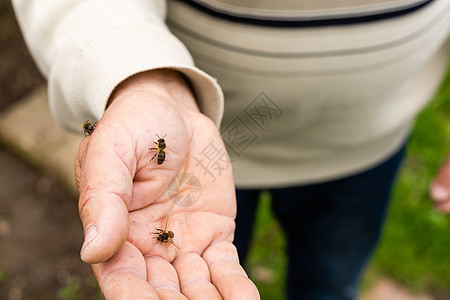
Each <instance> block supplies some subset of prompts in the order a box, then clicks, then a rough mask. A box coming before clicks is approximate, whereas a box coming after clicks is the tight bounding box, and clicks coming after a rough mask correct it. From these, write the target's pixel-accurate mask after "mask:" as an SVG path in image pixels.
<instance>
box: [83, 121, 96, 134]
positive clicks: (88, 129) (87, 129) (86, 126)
mask: <svg viewBox="0 0 450 300" xmlns="http://www.w3.org/2000/svg"><path fill="white" fill-rule="evenodd" d="M96 126H97V122H91V121H89V120H87V121H85V122H84V123H83V126H82V127H81V128H83V133H84V136H88V135H91V134H92V133H93V132H94V129H95V127H96Z"/></svg>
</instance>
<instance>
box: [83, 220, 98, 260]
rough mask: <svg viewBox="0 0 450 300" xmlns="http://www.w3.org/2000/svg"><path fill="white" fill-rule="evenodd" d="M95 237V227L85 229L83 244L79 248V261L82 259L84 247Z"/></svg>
mask: <svg viewBox="0 0 450 300" xmlns="http://www.w3.org/2000/svg"><path fill="white" fill-rule="evenodd" d="M96 236H97V226H95V225H90V226H89V227H88V228H86V232H85V234H84V243H83V246H82V247H81V259H83V257H84V254H85V253H84V252H85V249H86V247H87V246H88V245H89V244H90V243H91V242H92V241H93V240H94V239H95V237H96ZM83 260H84V259H83Z"/></svg>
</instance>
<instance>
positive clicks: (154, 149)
mask: <svg viewBox="0 0 450 300" xmlns="http://www.w3.org/2000/svg"><path fill="white" fill-rule="evenodd" d="M150 150H158V149H156V148H150ZM157 154H158V152H156V153H155V155H153V157H152V159H150V161H152V160H153V159H154V158H155V156H156V155H157Z"/></svg>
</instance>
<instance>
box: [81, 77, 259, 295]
mask: <svg viewBox="0 0 450 300" xmlns="http://www.w3.org/2000/svg"><path fill="white" fill-rule="evenodd" d="M156 134H159V135H160V136H161V134H162V135H165V134H167V136H166V138H165V140H166V143H167V145H168V147H169V148H170V150H168V152H167V158H166V161H165V162H164V163H163V164H162V165H160V166H158V165H157V164H156V162H155V161H150V159H151V157H152V156H153V155H154V151H149V147H154V140H155V137H156ZM211 142H212V143H214V145H215V146H216V147H218V148H220V149H221V150H223V151H224V152H225V147H224V145H223V142H222V139H221V136H220V133H219V131H218V129H217V127H216V126H215V125H214V124H213V122H212V121H211V120H210V119H208V118H207V117H206V116H204V115H203V114H201V113H200V111H199V109H198V107H197V104H196V102H195V99H194V96H193V94H192V92H191V90H190V88H189V86H188V85H187V84H186V82H185V81H184V79H183V78H182V77H181V76H180V75H179V74H178V73H177V72H175V71H171V70H156V71H148V72H144V73H140V74H137V75H134V76H132V77H131V78H129V79H127V80H126V81H124V82H123V83H122V84H120V85H119V86H118V87H117V88H116V89H115V91H114V92H113V94H112V96H111V97H110V101H109V103H108V107H107V109H106V110H105V113H104V115H103V117H102V118H101V119H100V120H99V122H98V125H97V127H96V129H95V131H94V132H93V133H92V135H90V136H87V137H86V138H85V139H84V140H83V141H82V143H81V145H80V147H79V150H78V153H77V157H76V161H75V177H76V180H77V186H78V190H79V193H80V198H79V211H80V217H81V219H82V222H83V227H84V231H85V243H84V244H83V247H82V250H81V258H82V259H83V261H85V262H87V263H89V264H91V265H92V268H93V270H94V273H95V276H96V278H97V280H98V282H99V285H100V288H101V290H102V292H103V293H104V296H105V297H106V299H122V300H123V299H194V298H195V299H197V298H199V297H201V298H202V299H259V293H258V291H257V289H256V287H255V285H254V284H253V283H252V281H250V280H249V279H248V277H247V275H246V273H245V271H244V270H243V268H242V267H241V266H240V265H239V260H238V255H237V251H236V249H235V247H234V245H233V244H232V240H233V233H234V228H235V224H234V218H235V214H236V203H235V195H234V182H233V177H232V172H231V168H228V169H227V170H224V171H223V172H222V174H221V175H220V176H218V177H217V179H216V180H215V181H213V180H212V178H211V176H209V175H208V174H206V173H205V172H204V170H203V169H201V168H198V167H196V163H195V160H194V157H195V156H196V155H198V154H199V153H200V152H201V151H202V149H204V148H205V147H206V146H207V145H208V144H209V143H211ZM179 173H190V174H193V175H194V176H196V177H197V178H198V179H199V181H200V182H201V184H202V194H201V197H200V198H199V200H198V201H197V202H196V203H194V204H193V205H191V206H187V207H181V206H177V205H174V203H173V202H172V201H171V199H169V197H168V194H167V188H168V187H169V185H170V184H171V183H172V181H173V180H174V178H175V176H176V175H177V174H179ZM180 192H184V191H180ZM168 217H170V218H169V225H168V228H167V229H168V230H170V231H173V232H174V238H173V240H174V242H175V243H176V244H177V246H178V247H179V248H180V249H177V248H176V247H174V246H173V245H172V244H170V243H166V244H162V243H155V241H156V239H154V237H155V235H154V234H152V232H154V231H155V227H156V228H163V229H164V226H165V222H166V220H167V218H168Z"/></svg>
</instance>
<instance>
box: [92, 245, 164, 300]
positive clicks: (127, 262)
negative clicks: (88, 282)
mask: <svg viewBox="0 0 450 300" xmlns="http://www.w3.org/2000/svg"><path fill="white" fill-rule="evenodd" d="M92 269H93V270H94V273H95V276H96V277H97V280H98V283H99V285H100V289H101V290H102V292H103V295H104V296H105V298H106V299H107V300H115V299H117V300H127V299H130V300H131V299H133V300H134V299H155V300H156V299H159V298H158V295H157V293H156V291H155V290H154V289H153V288H152V287H151V286H150V284H148V282H147V281H146V279H147V278H146V266H145V260H144V257H143V256H142V254H141V253H140V252H139V250H138V249H137V248H136V247H134V246H133V245H132V244H130V243H128V242H126V243H125V244H124V245H123V247H122V248H121V249H120V251H119V252H118V253H117V254H116V255H115V256H113V257H112V258H111V259H110V260H108V261H107V262H105V263H101V264H96V265H93V266H92Z"/></svg>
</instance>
